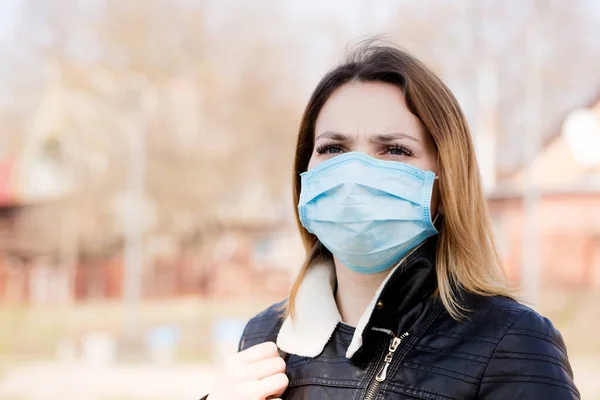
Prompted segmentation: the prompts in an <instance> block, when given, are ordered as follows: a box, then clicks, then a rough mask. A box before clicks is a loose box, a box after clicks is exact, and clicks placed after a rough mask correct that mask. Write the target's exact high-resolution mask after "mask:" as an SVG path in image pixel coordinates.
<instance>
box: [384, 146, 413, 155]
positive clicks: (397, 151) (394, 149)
mask: <svg viewBox="0 0 600 400" xmlns="http://www.w3.org/2000/svg"><path fill="white" fill-rule="evenodd" d="M387 152H388V153H389V154H391V155H394V156H409V157H410V156H412V155H413V152H412V151H410V150H409V149H408V148H406V147H404V146H400V145H397V144H396V145H394V146H390V147H388V148H387Z"/></svg>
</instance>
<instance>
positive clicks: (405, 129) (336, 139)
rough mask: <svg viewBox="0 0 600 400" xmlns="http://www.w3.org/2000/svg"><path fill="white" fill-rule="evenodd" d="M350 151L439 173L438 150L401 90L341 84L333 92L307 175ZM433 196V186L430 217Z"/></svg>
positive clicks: (373, 84)
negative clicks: (317, 166) (407, 105)
mask: <svg viewBox="0 0 600 400" xmlns="http://www.w3.org/2000/svg"><path fill="white" fill-rule="evenodd" d="M350 151H359V152H362V153H365V154H367V155H369V156H371V157H374V158H378V159H381V160H388V161H400V162H403V163H406V164H410V165H412V166H414V167H417V168H420V169H423V170H427V171H433V172H435V173H437V171H438V169H437V167H438V166H437V150H436V148H435V145H434V143H433V140H432V138H431V136H430V135H429V134H428V133H427V132H426V131H425V127H424V126H423V124H422V123H421V121H420V120H419V119H418V118H417V117H416V116H415V115H413V114H412V113H411V112H410V111H409V110H408V108H407V107H406V101H405V97H404V93H403V92H402V90H401V89H400V88H398V87H397V86H394V85H392V84H387V83H382V82H367V83H362V82H353V83H349V84H346V85H344V86H342V87H340V88H338V89H337V90H336V91H335V92H334V93H333V94H332V95H331V97H330V98H329V99H328V100H327V102H326V103H325V105H324V106H323V108H322V109H321V112H320V113H319V116H318V118H317V121H316V124H315V148H314V149H313V153H312V156H311V158H310V161H309V164H308V170H309V171H310V170H311V169H312V168H314V167H315V166H316V165H318V164H320V163H322V162H324V161H327V160H329V159H331V158H332V157H335V156H337V155H339V154H342V153H346V152H350ZM438 192H439V190H438V184H437V181H436V184H435V186H434V192H433V199H432V201H431V203H432V204H431V211H432V215H435V214H436V213H437V211H438V204H439V193H438ZM440 211H441V210H440Z"/></svg>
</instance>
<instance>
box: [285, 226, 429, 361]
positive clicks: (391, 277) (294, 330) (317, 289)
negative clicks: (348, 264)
mask: <svg viewBox="0 0 600 400" xmlns="http://www.w3.org/2000/svg"><path fill="white" fill-rule="evenodd" d="M436 247H437V236H434V237H432V238H429V239H428V240H426V241H425V242H424V243H423V244H422V245H420V246H419V247H417V248H416V249H415V250H414V251H413V252H412V253H411V254H410V255H409V256H408V257H406V258H405V260H403V261H401V262H400V263H399V264H398V265H397V266H396V267H394V268H393V269H392V270H391V272H390V273H389V274H388V276H387V277H386V279H385V280H384V281H383V282H382V283H381V285H380V286H379V288H378V289H377V292H376V293H375V295H374V296H373V298H372V300H371V302H370V303H369V305H368V306H367V308H366V309H365V311H364V313H363V314H362V316H361V318H360V319H359V321H358V324H357V326H356V329H355V331H354V336H353V337H352V341H351V342H350V345H349V346H348V349H347V350H346V357H347V358H351V357H352V356H353V355H354V354H355V353H356V352H357V351H358V350H359V349H360V348H361V347H362V345H363V338H364V337H365V336H366V333H367V332H368V331H369V330H370V327H371V326H375V325H376V326H378V327H387V328H388V329H391V330H392V331H394V332H396V330H397V328H398V324H399V323H400V324H401V325H406V324H407V323H408V322H409V321H407V318H405V317H407V316H408V317H410V319H412V317H411V314H414V310H416V308H417V307H416V305H418V304H420V303H421V302H422V301H423V300H424V299H426V298H428V297H431V295H432V294H433V293H434V292H435V289H436V287H437V286H436V279H435V252H436V251H435V250H436ZM335 283H336V276H335V267H334V265H333V261H330V262H324V263H317V264H314V265H311V266H309V267H308V269H307V271H306V274H305V276H304V278H303V280H302V282H301V283H300V286H299V287H298V292H297V294H296V304H295V310H294V312H295V315H294V319H293V320H292V319H291V317H290V316H288V317H286V319H285V320H284V322H283V324H282V326H281V329H280V331H279V334H278V336H277V346H278V347H279V348H280V349H281V350H283V351H285V352H286V353H289V354H296V355H298V356H302V357H311V358H313V357H316V356H318V355H319V354H321V352H322V351H323V349H324V348H325V345H326V344H327V342H328V341H329V339H330V337H331V335H332V334H333V332H334V330H335V328H336V327H337V325H338V324H339V323H340V322H341V320H342V318H341V316H340V313H339V311H338V308H337V304H336V302H335V296H334V290H335ZM379 300H382V301H383V302H384V308H383V312H377V313H375V312H374V311H375V305H376V304H377V302H378V301H379Z"/></svg>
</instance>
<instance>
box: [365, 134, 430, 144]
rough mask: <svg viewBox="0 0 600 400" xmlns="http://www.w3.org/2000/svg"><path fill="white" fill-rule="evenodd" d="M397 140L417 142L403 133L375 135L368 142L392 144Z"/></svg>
mask: <svg viewBox="0 0 600 400" xmlns="http://www.w3.org/2000/svg"><path fill="white" fill-rule="evenodd" d="M398 139H410V140H414V141H415V142H419V139H417V138H416V137H414V136H411V135H409V134H408V133H404V132H398V133H389V134H386V135H375V136H373V137H372V138H371V139H370V140H369V141H370V142H376V143H389V142H393V141H394V140H398Z"/></svg>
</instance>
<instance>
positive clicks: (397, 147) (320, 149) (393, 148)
mask: <svg viewBox="0 0 600 400" xmlns="http://www.w3.org/2000/svg"><path fill="white" fill-rule="evenodd" d="M331 149H335V150H339V151H337V152H335V153H328V154H339V153H341V152H342V151H344V149H343V148H342V147H341V146H338V145H333V144H324V145H321V146H319V147H317V148H316V150H315V151H316V152H317V153H318V154H325V153H326V152H327V151H329V150H331ZM385 150H386V151H387V152H390V151H398V152H399V153H397V154H392V155H394V156H400V155H405V156H408V157H412V156H413V152H412V151H410V149H408V148H406V147H404V146H401V145H397V144H396V145H393V146H388V147H386V148H385Z"/></svg>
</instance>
